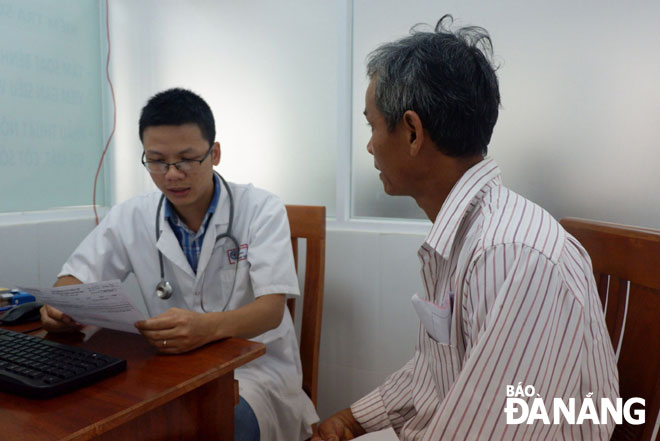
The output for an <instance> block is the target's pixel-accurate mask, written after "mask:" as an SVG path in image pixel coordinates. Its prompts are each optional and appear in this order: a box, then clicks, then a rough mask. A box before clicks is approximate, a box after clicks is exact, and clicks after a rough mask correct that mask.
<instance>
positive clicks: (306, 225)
mask: <svg viewBox="0 0 660 441" xmlns="http://www.w3.org/2000/svg"><path fill="white" fill-rule="evenodd" d="M286 210H287V215H288V216H289V225H290V228H291V246H292V248H293V253H294V256H295V259H296V264H298V263H299V262H298V239H303V238H304V239H305V242H306V252H305V255H306V259H305V283H304V287H303V311H302V323H301V332H300V359H301V363H302V370H303V390H304V391H305V392H306V393H307V395H309V397H310V398H311V400H312V402H313V403H314V405H315V406H316V401H317V389H318V360H319V350H320V344H321V320H322V315H323V287H324V280H325V207H313V206H300V205H287V206H286ZM296 270H297V267H296ZM287 305H288V306H289V311H290V312H291V316H292V317H294V318H295V300H293V299H289V300H288V301H287Z"/></svg>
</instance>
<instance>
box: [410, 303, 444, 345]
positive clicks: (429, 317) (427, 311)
mask: <svg viewBox="0 0 660 441" xmlns="http://www.w3.org/2000/svg"><path fill="white" fill-rule="evenodd" d="M451 297H452V295H451V293H448V294H447V295H446V296H445V301H444V302H443V304H442V305H440V306H438V305H436V304H434V303H431V302H429V301H427V300H423V299H421V298H420V297H419V296H418V295H417V294H415V295H414V296H412V299H410V300H411V301H412V304H413V308H414V309H415V312H416V313H417V316H418V317H419V320H420V321H421V322H422V326H424V329H426V332H427V333H428V334H429V335H430V336H431V337H432V338H433V339H434V340H435V341H437V342H438V343H442V344H445V345H448V344H449V342H450V340H449V337H450V334H451V313H452V307H451Z"/></svg>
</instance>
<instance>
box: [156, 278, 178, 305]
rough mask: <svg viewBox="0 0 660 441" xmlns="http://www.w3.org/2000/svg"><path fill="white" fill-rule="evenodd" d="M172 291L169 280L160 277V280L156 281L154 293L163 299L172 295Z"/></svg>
mask: <svg viewBox="0 0 660 441" xmlns="http://www.w3.org/2000/svg"><path fill="white" fill-rule="evenodd" d="M173 291H174V290H173V289H172V285H170V282H168V281H167V280H163V279H161V281H160V282H158V285H156V295H157V296H158V297H159V298H161V299H163V300H167V299H169V298H170V297H172V292H173Z"/></svg>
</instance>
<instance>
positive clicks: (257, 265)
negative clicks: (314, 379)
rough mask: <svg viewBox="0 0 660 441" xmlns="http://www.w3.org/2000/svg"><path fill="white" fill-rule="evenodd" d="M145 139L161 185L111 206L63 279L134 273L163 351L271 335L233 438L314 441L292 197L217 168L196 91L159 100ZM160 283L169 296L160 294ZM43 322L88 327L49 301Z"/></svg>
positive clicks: (244, 390)
mask: <svg viewBox="0 0 660 441" xmlns="http://www.w3.org/2000/svg"><path fill="white" fill-rule="evenodd" d="M139 135H140V139H141V141H142V144H143V147H144V151H143V153H142V163H143V164H144V166H145V168H146V169H147V171H148V172H149V174H150V176H151V178H152V180H153V181H154V183H155V184H156V186H157V187H158V189H159V190H160V191H158V192H153V193H149V194H145V195H141V196H137V197H134V198H132V199H130V200H128V201H126V202H124V203H121V204H119V205H117V206H115V207H113V208H112V210H110V212H109V213H108V215H107V216H106V217H105V218H104V219H103V221H102V222H101V223H100V224H99V225H98V226H97V227H96V228H95V229H94V230H93V231H92V232H91V233H90V234H89V236H87V238H85V240H83V242H82V243H81V244H80V245H79V246H78V248H77V249H76V250H75V251H74V253H73V254H72V255H71V257H70V258H69V260H68V261H67V262H66V263H65V264H64V267H63V268H62V271H61V273H60V274H59V278H58V280H57V283H56V285H58V286H59V285H68V284H75V283H81V282H85V283H89V282H98V281H103V280H111V279H121V280H124V279H125V278H126V277H127V276H128V275H129V274H130V273H133V274H135V277H136V279H137V282H138V284H139V287H140V294H141V295H142V298H143V300H144V303H145V305H146V307H147V310H148V313H149V316H150V317H151V318H150V319H148V320H144V321H141V322H138V323H136V325H135V326H136V327H137V328H138V330H139V331H140V332H141V333H142V334H143V335H144V336H145V337H146V338H147V340H148V341H149V342H150V343H151V344H152V345H154V346H156V347H157V348H158V349H159V350H160V351H161V352H164V353H168V354H179V353H183V352H187V351H190V350H193V349H195V348H197V347H199V346H202V345H204V344H206V343H209V342H213V341H216V340H220V339H223V338H227V337H242V338H249V339H253V340H256V341H260V342H263V343H264V344H266V348H267V351H266V354H265V355H264V356H262V357H260V358H258V359H256V360H254V361H252V362H250V363H248V364H247V365H246V366H244V367H241V368H239V369H237V370H236V373H235V374H236V378H237V379H238V381H239V394H240V403H239V404H238V405H237V406H236V417H235V432H236V438H235V439H236V440H254V441H256V440H259V439H261V440H265V441H270V440H299V439H305V438H307V437H308V436H309V435H310V434H311V428H310V427H311V424H312V423H313V422H315V421H317V420H318V418H317V416H316V413H315V411H314V406H313V405H312V403H311V401H310V400H309V398H308V397H307V396H306V395H305V394H304V392H303V390H302V387H301V382H302V380H301V374H300V372H301V368H300V359H299V355H298V354H299V352H298V345H297V341H296V337H295V333H294V329H293V325H292V321H291V317H290V315H289V314H285V313H284V308H285V296H286V295H287V294H289V295H298V294H299V289H298V279H297V277H296V273H295V268H294V264H293V256H292V251H291V242H290V232H289V223H288V219H287V216H286V211H285V209H284V206H283V204H282V203H281V202H280V201H279V199H277V198H276V197H275V196H273V195H272V194H269V193H267V192H265V191H263V190H260V189H256V188H254V187H252V186H251V185H237V184H233V183H226V182H225V181H224V180H223V179H222V178H221V177H220V176H219V175H216V174H214V171H213V166H214V165H218V164H219V162H220V144H219V143H218V142H216V141H215V122H214V119H213V114H212V112H211V109H210V108H209V106H208V105H207V104H206V102H205V101H204V100H203V99H202V98H201V97H199V96H198V95H196V94H194V93H192V92H190V91H188V90H183V89H170V90H166V91H164V92H161V93H159V94H157V95H155V96H154V97H152V98H151V99H150V100H149V101H148V102H147V104H146V106H145V107H144V108H143V109H142V114H141V116H140V124H139ZM157 226H159V228H158V231H156V230H157ZM161 281H167V282H168V283H169V284H170V287H171V295H168V294H169V289H161V292H160V293H157V289H156V288H157V286H159V283H160V282H161ZM136 295H138V294H136ZM41 319H42V322H43V325H44V327H45V328H46V329H47V330H48V331H65V330H75V329H77V328H79V327H80V326H81V325H80V324H77V323H74V322H73V320H72V319H71V318H70V317H68V316H66V315H64V314H63V313H62V312H60V311H58V310H57V309H55V308H53V307H51V306H48V305H46V306H44V307H43V308H42V311H41Z"/></svg>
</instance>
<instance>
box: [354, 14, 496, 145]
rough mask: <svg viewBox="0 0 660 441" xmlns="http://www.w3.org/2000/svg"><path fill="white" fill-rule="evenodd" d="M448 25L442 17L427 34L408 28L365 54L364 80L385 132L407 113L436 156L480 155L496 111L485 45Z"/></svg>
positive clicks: (471, 32) (470, 31)
mask: <svg viewBox="0 0 660 441" xmlns="http://www.w3.org/2000/svg"><path fill="white" fill-rule="evenodd" d="M452 24H453V17H452V16H451V15H445V16H443V17H442V18H441V19H440V20H439V21H438V23H437V25H436V26H435V29H433V31H431V32H423V31H420V30H419V26H414V27H413V28H412V29H411V31H410V33H411V35H410V36H408V37H405V38H402V39H400V40H397V41H394V42H391V43H386V44H383V45H382V46H380V47H378V48H377V49H376V50H374V51H373V52H372V53H371V54H369V57H368V61H367V75H368V77H369V79H371V80H375V101H376V107H377V108H378V110H380V111H381V112H382V113H383V115H384V117H385V121H386V122H387V125H388V128H389V130H390V131H392V130H394V128H395V127H396V125H397V124H398V123H399V122H400V121H401V118H402V117H403V114H404V113H405V112H406V111H407V110H412V111H414V112H416V113H417V114H418V115H419V117H420V119H421V121H422V124H423V125H424V128H425V129H426V130H428V131H429V135H430V137H431V139H432V140H433V142H434V143H435V144H436V146H437V147H438V149H439V150H440V151H441V152H443V153H445V154H446V155H449V156H453V157H467V156H473V155H478V154H482V155H486V153H487V151H488V143H489V142H490V138H491V135H492V133H493V127H494V126H495V122H496V121H497V116H498V111H499V105H500V92H499V86H498V82H497V76H496V75H495V68H494V67H493V66H492V65H491V63H490V59H492V51H493V49H492V44H491V40H490V37H489V35H488V32H487V31H486V30H485V29H483V28H480V27H477V26H467V27H463V28H460V29H458V30H456V31H451V30H449V27H450V26H451V25H452Z"/></svg>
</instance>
